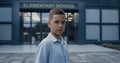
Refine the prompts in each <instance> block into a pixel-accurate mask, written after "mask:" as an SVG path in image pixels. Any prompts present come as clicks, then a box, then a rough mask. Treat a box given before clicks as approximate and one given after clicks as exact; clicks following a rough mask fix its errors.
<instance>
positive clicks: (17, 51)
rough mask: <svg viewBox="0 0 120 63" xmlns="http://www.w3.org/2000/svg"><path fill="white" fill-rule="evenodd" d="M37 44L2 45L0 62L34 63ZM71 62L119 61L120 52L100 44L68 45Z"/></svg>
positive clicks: (101, 62)
mask: <svg viewBox="0 0 120 63" xmlns="http://www.w3.org/2000/svg"><path fill="white" fill-rule="evenodd" d="M36 47H37V46H36V45H18V46H13V45H0V63H34V60H35V56H34V55H35V50H36ZM68 51H69V56H70V62H71V63H119V62H120V52H119V51H117V50H114V49H109V48H105V47H102V46H98V45H93V44H88V45H68Z"/></svg>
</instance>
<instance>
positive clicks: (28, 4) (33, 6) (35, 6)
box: [20, 2, 78, 9]
mask: <svg viewBox="0 0 120 63" xmlns="http://www.w3.org/2000/svg"><path fill="white" fill-rule="evenodd" d="M20 8H22V9H23V8H25V9H26V8H27V9H51V8H62V9H77V8H78V4H75V3H38V2H21V3H20Z"/></svg>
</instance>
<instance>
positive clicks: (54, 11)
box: [49, 8, 65, 20]
mask: <svg viewBox="0 0 120 63" xmlns="http://www.w3.org/2000/svg"><path fill="white" fill-rule="evenodd" d="M53 15H65V12H64V11H63V10H62V9H60V8H53V9H51V10H50V12H49V20H51V19H52V18H53Z"/></svg>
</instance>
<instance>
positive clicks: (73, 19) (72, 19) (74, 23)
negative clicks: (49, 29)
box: [63, 12, 79, 43]
mask: <svg viewBox="0 0 120 63" xmlns="http://www.w3.org/2000/svg"><path fill="white" fill-rule="evenodd" d="M65 15H66V29H65V32H64V33H63V35H64V38H65V40H66V41H67V42H68V43H75V42H76V41H77V36H78V34H77V30H78V29H77V27H78V21H79V20H78V17H79V16H78V13H76V12H72V13H70V12H67V13H65Z"/></svg>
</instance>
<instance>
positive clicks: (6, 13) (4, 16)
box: [0, 7, 12, 22]
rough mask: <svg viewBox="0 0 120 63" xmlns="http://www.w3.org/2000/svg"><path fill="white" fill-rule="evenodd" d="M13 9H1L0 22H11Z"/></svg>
mask: <svg viewBox="0 0 120 63" xmlns="http://www.w3.org/2000/svg"><path fill="white" fill-rule="evenodd" d="M11 18H12V9H11V8H9V7H1V8H0V22H11Z"/></svg>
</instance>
